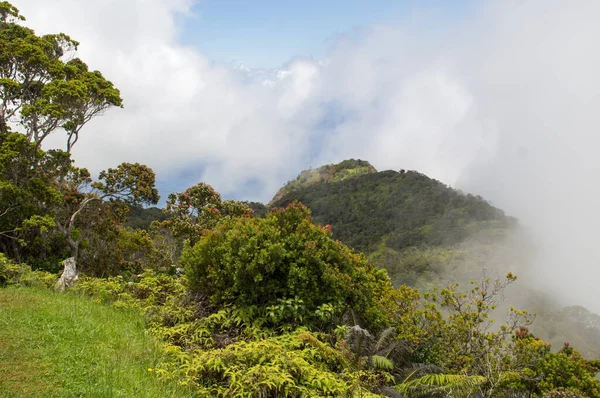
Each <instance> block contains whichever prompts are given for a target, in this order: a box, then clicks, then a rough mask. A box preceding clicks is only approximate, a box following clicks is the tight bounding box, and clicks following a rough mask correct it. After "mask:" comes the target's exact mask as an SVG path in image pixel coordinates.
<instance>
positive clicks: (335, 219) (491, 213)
mask: <svg viewBox="0 0 600 398" xmlns="http://www.w3.org/2000/svg"><path fill="white" fill-rule="evenodd" d="M346 162H350V164H358V165H360V167H361V168H363V169H364V168H367V167H368V169H369V170H372V171H371V172H369V173H359V172H356V173H353V172H352V171H351V170H347V169H343V168H342V167H340V166H341V165H343V164H344V162H343V163H341V164H340V165H330V166H324V167H322V168H319V169H317V173H318V172H319V171H320V170H331V169H333V170H337V169H342V170H344V174H346V175H354V176H355V177H354V178H336V177H337V176H336V175H335V173H333V175H331V176H330V177H331V178H329V180H321V181H318V182H317V183H312V184H305V185H303V186H296V187H294V188H293V189H287V185H286V186H285V187H284V188H282V190H280V192H279V193H278V195H276V196H275V198H274V199H273V201H272V202H271V206H272V207H284V206H286V205H288V204H289V203H291V202H292V201H294V200H297V201H299V202H301V203H303V204H305V205H306V206H307V207H308V208H309V209H311V212H312V216H313V218H314V220H315V222H317V223H320V224H323V225H327V224H329V225H331V229H332V232H333V236H334V237H335V238H337V239H340V240H341V241H342V242H344V243H345V244H347V245H349V246H351V247H353V248H355V249H356V250H359V251H363V252H366V253H367V254H369V255H370V258H371V259H372V261H374V262H375V264H376V265H378V266H380V267H382V268H386V269H388V271H389V272H390V274H391V277H392V280H393V281H394V282H395V284H396V285H400V284H402V283H407V284H410V285H414V284H416V283H417V279H420V278H422V277H423V276H424V275H426V274H428V273H431V272H432V271H435V267H436V265H437V263H438V262H440V261H446V262H447V260H449V259H451V258H452V257H455V256H457V255H459V253H458V252H457V251H449V249H448V250H446V251H444V250H441V251H440V250H439V248H440V247H444V248H450V247H452V248H454V249H456V248H457V245H459V244H460V243H462V242H465V241H466V240H467V239H469V238H472V237H475V236H477V237H479V238H481V239H484V240H485V239H487V240H496V239H497V238H499V237H501V236H503V235H504V234H505V233H506V231H507V230H508V229H510V228H514V227H516V225H517V221H516V220H515V219H514V218H512V217H508V216H506V215H505V214H504V212H503V211H501V210H499V209H497V208H495V207H493V206H491V205H490V204H489V203H488V202H486V201H485V200H484V199H483V198H481V197H479V196H473V195H470V194H464V193H462V192H460V191H457V190H455V189H452V188H450V187H448V186H446V185H444V184H443V183H441V182H439V181H437V180H434V179H431V178H429V177H427V176H425V175H424V174H421V173H419V172H416V171H405V170H400V171H399V172H397V171H393V170H387V171H382V172H377V171H376V170H375V169H374V168H373V167H372V166H370V164H369V163H368V162H365V161H355V160H351V161H346ZM346 164H347V163H346ZM366 165H368V166H367V167H366ZM306 173H307V172H306V171H304V172H302V173H301V174H300V176H302V175H305V174H306ZM313 173H314V172H313ZM299 179H300V177H299ZM288 185H290V184H288ZM282 191H283V194H281V192H282ZM440 258H441V259H440ZM427 281H429V280H427Z"/></svg>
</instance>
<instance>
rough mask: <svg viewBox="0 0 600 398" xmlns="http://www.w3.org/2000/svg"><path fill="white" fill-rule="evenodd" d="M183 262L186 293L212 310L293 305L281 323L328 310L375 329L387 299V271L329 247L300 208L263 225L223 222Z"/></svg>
mask: <svg viewBox="0 0 600 398" xmlns="http://www.w3.org/2000/svg"><path fill="white" fill-rule="evenodd" d="M182 263H183V264H184V266H185V267H186V272H187V275H188V278H189V282H190V288H191V290H192V291H193V292H201V293H205V294H207V295H208V296H209V298H210V301H211V304H213V305H220V306H223V305H235V306H237V307H251V306H257V307H259V308H261V309H265V308H268V307H270V308H271V309H273V308H277V307H278V306H279V307H281V306H282V305H284V304H285V303H288V301H286V300H292V301H289V302H295V303H298V305H297V306H295V307H294V306H293V308H287V309H286V311H288V312H289V311H292V310H297V313H288V314H287V315H286V318H288V319H289V318H294V319H298V317H299V316H301V315H303V314H304V313H306V314H309V315H308V316H307V318H306V320H305V322H306V321H310V318H311V314H317V310H319V311H320V312H319V313H318V314H320V315H322V312H323V311H322V309H323V307H321V306H322V305H324V304H331V305H332V306H333V308H334V309H335V310H334V312H335V313H336V314H338V315H339V314H341V313H343V312H344V311H346V310H352V311H354V313H355V315H358V316H359V318H361V319H362V320H363V321H364V323H365V325H366V327H369V328H373V329H377V328H381V327H383V326H384V325H383V324H384V323H385V318H386V317H385V316H384V306H383V304H382V302H381V301H383V300H384V297H386V296H389V295H392V294H393V293H392V292H393V289H392V287H391V284H390V281H389V278H388V276H387V273H386V272H385V271H383V270H379V269H377V268H375V267H374V266H372V265H370V264H368V263H367V260H366V259H365V257H364V256H363V255H359V254H356V253H354V252H353V251H352V250H351V249H350V248H348V247H347V246H345V245H343V244H342V243H341V242H339V241H334V240H333V239H332V237H331V232H330V230H329V228H327V227H320V226H316V225H314V224H312V222H311V217H310V211H309V210H308V209H307V208H306V207H305V206H303V205H301V204H299V203H293V204H291V205H290V206H288V207H287V208H285V209H276V210H274V211H272V212H270V213H269V214H268V216H267V217H266V218H264V219H263V218H233V219H226V220H223V221H222V222H221V223H219V224H218V225H217V226H216V228H215V229H213V230H211V231H207V232H206V233H205V235H204V236H203V237H202V238H201V239H200V240H199V241H198V243H196V244H195V245H194V246H193V247H189V246H188V247H186V248H185V249H184V253H183V256H182ZM286 305H287V304H286ZM320 307H321V308H320ZM292 312H293V311H292Z"/></svg>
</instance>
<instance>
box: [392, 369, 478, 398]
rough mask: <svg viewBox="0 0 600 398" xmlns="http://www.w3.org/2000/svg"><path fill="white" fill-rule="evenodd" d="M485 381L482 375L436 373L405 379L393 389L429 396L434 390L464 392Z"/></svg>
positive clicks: (417, 395)
mask: <svg viewBox="0 0 600 398" xmlns="http://www.w3.org/2000/svg"><path fill="white" fill-rule="evenodd" d="M413 373H414V372H413ZM411 376H412V374H411ZM411 376H409V378H410V377H411ZM407 379H408V378H407ZM485 382H486V379H485V377H483V376H469V375H456V374H443V373H437V374H427V375H425V376H422V377H420V378H418V379H414V380H411V381H407V380H405V381H404V383H402V384H399V385H397V386H396V387H395V389H396V390H397V391H398V392H401V393H410V396H415V397H420V396H429V395H430V394H432V393H435V392H446V393H450V392H453V393H457V392H459V393H463V394H466V393H468V392H471V391H473V390H474V389H475V388H477V387H478V386H479V385H481V384H483V383H485Z"/></svg>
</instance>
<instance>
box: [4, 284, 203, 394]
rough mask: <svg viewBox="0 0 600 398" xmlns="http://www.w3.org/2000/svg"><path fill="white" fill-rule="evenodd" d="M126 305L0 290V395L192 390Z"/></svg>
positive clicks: (40, 292) (48, 293) (37, 291)
mask: <svg viewBox="0 0 600 398" xmlns="http://www.w3.org/2000/svg"><path fill="white" fill-rule="evenodd" d="M159 361H160V354H159V350H158V349H157V347H156V345H155V343H154V342H153V340H152V338H151V337H150V336H148V335H147V333H146V331H145V325H144V319H143V318H142V317H141V316H140V315H138V314H135V313H132V312H131V311H125V310H119V309H117V308H114V307H110V306H106V305H101V304H97V303H94V302H92V301H90V300H89V299H86V298H84V297H81V296H77V295H74V294H57V293H54V292H52V291H48V290H40V289H31V288H6V289H0V397H45V398H46V397H61V398H62V397H65V398H66V397H102V398H109V397H115V398H116V397H189V396H192V394H191V393H189V392H187V391H185V390H183V389H182V388H180V387H179V386H177V385H175V384H172V383H171V384H167V383H165V382H162V381H161V380H159V379H158V378H157V377H156V375H155V374H153V373H152V372H149V371H148V369H151V368H154V367H155V366H156V365H157V364H158V363H159Z"/></svg>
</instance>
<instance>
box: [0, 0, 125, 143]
mask: <svg viewBox="0 0 600 398" xmlns="http://www.w3.org/2000/svg"><path fill="white" fill-rule="evenodd" d="M24 20H25V18H24V17H23V16H22V15H20V14H19V10H18V9H16V8H15V7H14V6H13V5H11V4H10V3H8V2H6V1H5V2H1V3H0V129H2V130H6V129H7V127H9V126H10V125H15V126H18V128H19V129H23V130H24V133H25V135H26V136H27V138H28V139H29V140H30V141H31V142H33V143H34V144H35V147H36V149H37V148H40V147H41V145H42V142H43V141H44V139H45V138H46V137H48V136H49V135H50V134H52V133H53V132H55V131H57V130H63V131H66V133H67V140H66V152H68V153H70V152H71V150H72V148H73V145H74V144H75V143H76V142H77V140H78V138H79V133H80V131H81V129H82V128H83V126H84V125H85V124H86V123H87V122H89V121H90V120H91V119H92V118H94V117H95V116H98V115H100V114H102V112H104V111H105V110H107V109H109V108H110V107H113V106H119V107H120V106H122V99H121V97H120V93H119V90H117V89H116V88H115V87H114V86H113V84H112V83H111V82H110V81H108V80H106V79H105V78H104V77H103V76H102V74H101V73H100V72H98V71H93V72H91V71H89V70H88V67H87V65H86V64H85V63H84V62H83V61H82V60H81V59H79V58H74V57H73V55H74V53H75V51H76V50H77V46H78V45H79V43H78V42H77V41H75V40H73V39H71V38H70V37H69V36H68V35H66V34H64V33H58V34H49V35H44V36H38V35H36V34H35V32H34V31H33V30H32V29H29V28H27V27H24V26H22V25H20V22H22V21H24Z"/></svg>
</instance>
